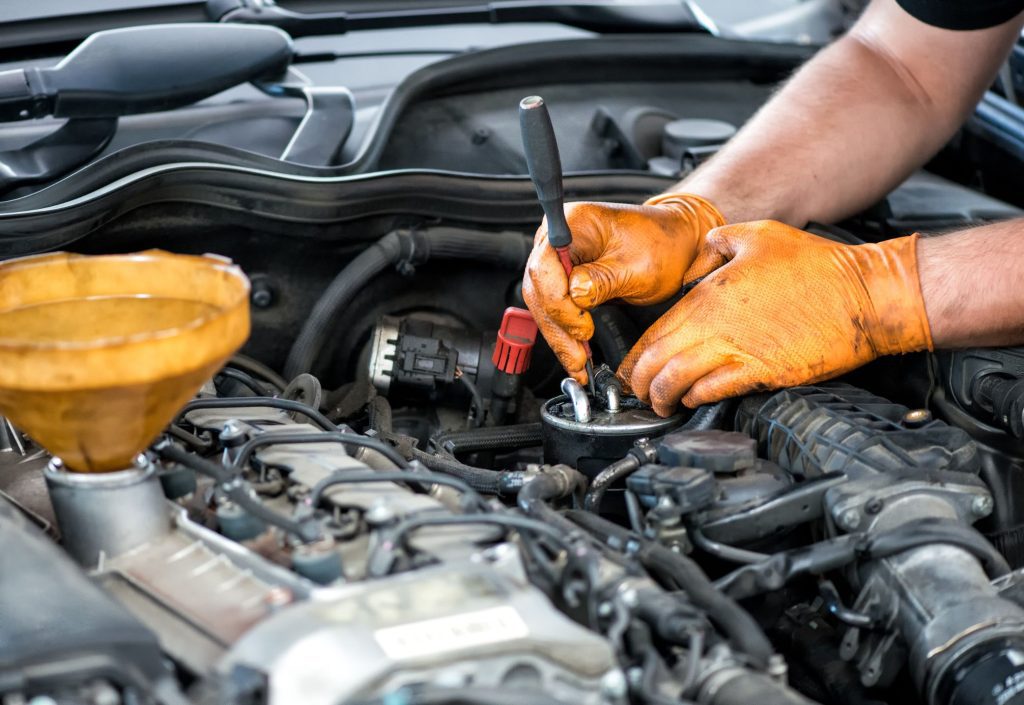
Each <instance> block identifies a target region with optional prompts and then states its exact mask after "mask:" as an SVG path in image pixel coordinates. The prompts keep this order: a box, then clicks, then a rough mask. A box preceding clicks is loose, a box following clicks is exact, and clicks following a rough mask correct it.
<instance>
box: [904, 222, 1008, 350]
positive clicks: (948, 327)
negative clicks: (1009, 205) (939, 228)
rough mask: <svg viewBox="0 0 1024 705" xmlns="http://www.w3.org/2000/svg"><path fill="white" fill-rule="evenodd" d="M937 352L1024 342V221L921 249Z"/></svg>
mask: <svg viewBox="0 0 1024 705" xmlns="http://www.w3.org/2000/svg"><path fill="white" fill-rule="evenodd" d="M917 258H918V272H919V274H920V278H921V295H922V297H923V298H924V305H925V311H926V313H927V315H928V323H929V325H930V326H931V330H932V340H933V342H934V344H935V347H936V348H955V347H964V346H974V345H981V346H986V345H1015V344H1021V343H1024V219H1021V220H1012V221H1008V222H1005V223H997V224H995V225H988V226H985V227H982V228H975V229H973V230H965V231H962V232H958V233H951V234H949V235H942V236H938V237H922V238H920V239H919V240H918V245H917Z"/></svg>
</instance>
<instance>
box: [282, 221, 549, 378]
mask: <svg viewBox="0 0 1024 705" xmlns="http://www.w3.org/2000/svg"><path fill="white" fill-rule="evenodd" d="M530 247H531V242H530V240H529V239H528V238H525V237H523V236H522V235H520V234H519V233H492V234H482V233H479V232H476V231H472V230H459V229H456V228H433V229H431V230H427V231H424V232H420V231H411V230H410V231H406V230H403V231H395V232H390V233H388V234H387V235H385V236H384V237H382V238H381V239H380V240H378V241H377V242H375V243H374V244H372V245H370V246H369V247H368V248H366V249H365V250H363V251H362V252H360V253H359V254H358V255H357V256H356V257H355V259H353V260H352V261H351V262H349V263H348V265H347V266H346V267H345V268H344V269H342V270H341V271H340V272H338V274H337V276H335V277H334V280H333V281H332V282H331V283H330V284H329V285H328V286H327V289H326V290H325V291H324V293H323V294H321V296H320V299H319V300H318V301H317V302H316V304H315V305H314V306H313V310H312V311H311V312H310V314H309V318H307V319H306V322H305V323H304V324H303V325H302V330H301V331H299V335H298V337H296V339H295V342H294V344H293V345H292V349H291V351H290V352H289V353H288V359H287V361H286V362H285V366H284V369H285V376H286V377H288V378H289V379H294V378H295V377H296V376H297V375H299V374H301V373H303V372H312V370H313V365H314V364H315V363H316V359H317V356H318V355H319V354H320V351H321V350H322V349H323V346H324V343H325V342H326V340H327V337H328V335H329V334H330V332H331V331H332V330H333V324H334V321H335V319H336V318H337V316H338V314H339V313H340V312H341V311H342V310H344V309H345V307H346V305H347V304H348V303H349V302H350V301H351V300H352V298H353V297H354V296H355V295H356V293H357V292H359V291H360V290H361V289H362V288H363V287H364V286H366V284H367V283H369V282H370V281H371V280H372V279H373V278H374V277H376V276H377V275H378V274H380V273H381V272H383V271H384V270H385V269H387V268H388V267H389V266H391V265H395V264H398V263H399V262H400V261H402V260H403V259H405V260H409V261H410V262H412V263H414V264H418V263H422V262H426V261H427V260H430V259H469V260H473V261H474V262H477V263H481V264H491V265H497V266H503V267H507V268H509V269H518V268H521V267H522V266H523V265H524V264H525V263H526V258H527V256H528V255H529V253H530Z"/></svg>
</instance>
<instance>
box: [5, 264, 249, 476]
mask: <svg viewBox="0 0 1024 705" xmlns="http://www.w3.org/2000/svg"><path fill="white" fill-rule="evenodd" d="M248 335H249V282H248V280H247V279H246V278H245V275H244V274H242V271H241V270H240V269H239V268H238V267H235V266H234V265H232V264H231V263H230V262H229V261H227V260H224V259H220V258H217V257H211V256H204V257H194V256H186V255H174V254H170V253H168V252H162V251H160V250H149V251H147V252H139V253H136V254H129V255H104V256H96V257H89V256H82V255H73V254H68V253H64V252H59V253H55V254H49V255H40V256H36V257H24V258H21V259H13V260H8V261H6V262H3V263H0V414H2V415H4V416H6V417H7V418H9V419H10V420H11V421H12V422H13V423H14V425H15V426H17V427H18V428H20V429H22V430H23V431H25V432H26V433H27V434H28V435H29V436H31V437H32V438H33V439H34V440H35V441H36V442H37V443H39V445H41V446H42V447H43V448H45V449H46V450H48V451H49V452H50V453H52V454H53V455H56V456H58V457H59V458H60V459H61V460H63V461H64V464H65V466H66V467H67V468H68V469H70V470H77V471H80V472H104V471H108V470H121V469H123V468H126V467H129V466H130V465H131V462H132V459H133V458H134V457H135V455H136V454H137V453H139V451H141V450H143V449H144V448H145V447H146V446H147V445H148V444H149V443H150V442H152V440H153V439H154V438H156V436H157V435H159V433H160V431H161V430H162V429H163V428H164V426H166V425H167V423H168V422H169V421H170V420H171V418H172V417H173V416H174V414H175V412H176V411H177V410H178V409H180V408H181V406H182V405H183V404H185V402H187V401H188V400H189V399H190V398H191V397H192V396H193V395H194V394H195V393H196V391H197V390H198V389H199V387H200V386H202V384H203V382H204V381H205V380H206V379H208V378H209V377H210V376H211V375H212V374H213V373H214V372H215V371H216V370H217V369H218V368H219V367H220V366H221V365H223V364H224V362H225V361H226V360H227V358H228V357H229V356H230V355H231V354H232V353H233V352H234V351H235V350H237V349H238V348H239V347H240V346H241V345H242V343H243V342H245V339H246V337H247V336H248Z"/></svg>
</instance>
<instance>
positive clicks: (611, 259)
mask: <svg viewBox="0 0 1024 705" xmlns="http://www.w3.org/2000/svg"><path fill="white" fill-rule="evenodd" d="M1020 24H1021V19H1020V18H1018V19H1015V20H1012V21H1010V22H1006V23H1004V24H1002V25H999V26H996V27H992V28H990V29H982V30H973V31H968V32H955V31H952V30H945V29H938V28H935V27H931V26H929V25H926V24H924V23H923V22H921V21H919V20H916V19H914V18H913V17H912V16H911V15H909V14H907V13H906V12H905V11H904V10H902V9H901V8H900V7H899V6H898V5H897V4H896V3H895V0H876V1H875V2H874V3H872V5H871V6H870V7H869V8H868V10H867V11H866V12H865V13H864V15H863V17H862V18H861V19H860V20H859V22H858V23H857V25H856V26H855V27H854V28H853V29H851V31H850V33H848V34H847V35H846V36H845V37H843V38H841V39H839V40H837V41H836V42H835V43H834V44H833V45H832V46H830V47H828V48H827V49H825V50H823V51H822V52H820V53H819V54H818V55H817V56H815V57H814V58H813V59H812V60H810V61H809V62H808V63H807V64H806V65H805V66H804V67H803V68H802V69H801V70H800V71H798V72H797V74H796V75H795V76H794V77H793V78H792V79H791V80H790V81H789V82H788V83H787V84H786V85H785V86H784V87H783V88H782V90H781V91H779V93H778V94H776V96H775V97H774V98H773V99H772V100H770V101H769V102H768V103H767V104H766V105H765V106H764V108H762V110H761V111H760V112H759V113H758V114H757V115H756V116H755V117H754V118H752V119H751V120H750V121H749V122H748V124H747V125H746V126H745V127H744V128H743V129H742V130H741V131H740V133H739V134H738V135H737V136H736V137H735V138H734V139H733V140H732V141H731V142H730V143H729V144H728V145H726V146H725V148H723V149H722V150H721V151H720V152H719V153H718V154H717V155H716V156H715V157H714V158H712V159H711V160H710V161H709V162H708V163H707V164H705V165H704V166H702V167H701V168H700V169H698V170H697V171H696V172H695V173H694V174H693V175H691V176H690V177H688V178H687V179H685V180H684V181H682V182H681V183H680V184H678V185H677V186H676V187H675V188H674V189H673V191H672V192H670V194H668V195H667V198H668V200H665V198H666V196H662V197H658V198H655V199H653V202H654V203H653V204H651V205H647V206H643V207H638V206H622V205H619V204H569V205H568V206H567V215H568V218H569V224H570V227H571V229H572V231H573V236H574V243H573V246H572V250H571V254H572V258H573V261H574V263H575V264H576V265H577V266H576V269H575V270H574V272H573V275H572V277H571V281H570V280H567V278H566V276H565V273H564V271H563V269H562V266H561V264H560V262H559V260H558V257H557V255H556V254H555V252H554V250H553V249H552V248H551V247H550V246H549V245H548V243H547V240H546V237H545V230H544V226H543V225H542V226H541V229H540V230H539V231H538V235H537V239H536V244H535V247H534V251H533V253H532V254H531V257H530V262H529V264H528V265H527V272H526V277H525V278H524V281H523V295H524V298H525V299H526V302H527V304H528V305H529V307H530V310H531V311H532V312H533V314H534V316H535V318H536V319H537V322H538V325H539V326H540V329H541V331H542V333H543V334H544V337H545V338H546V339H547V341H548V343H549V344H550V345H551V347H552V349H553V350H554V351H555V354H556V355H557V356H558V359H559V361H560V362H561V363H562V365H563V366H564V367H565V368H566V370H567V371H568V372H569V373H570V374H571V375H573V376H574V377H576V378H577V379H578V380H580V381H583V380H584V379H585V374H584V373H583V371H582V370H583V363H584V361H585V354H584V352H583V347H582V345H581V343H580V341H582V340H586V339H588V338H589V337H590V336H591V335H592V334H593V321H592V319H591V318H590V315H589V313H588V311H589V310H590V309H591V308H593V307H594V306H597V305H599V304H601V303H603V302H604V301H607V300H609V299H615V298H623V299H624V300H626V301H628V302H630V303H637V304H650V303H656V302H658V301H663V300H665V298H667V297H668V296H669V295H671V294H672V293H675V291H676V290H678V288H679V284H680V283H681V282H684V281H689V280H691V279H693V278H694V276H695V275H694V272H697V271H703V272H706V271H710V270H711V269H713V267H714V266H715V265H716V264H719V263H721V259H720V258H719V259H715V258H716V257H717V255H715V253H710V252H708V251H707V250H706V248H705V247H704V245H703V237H704V234H705V233H706V232H707V230H708V229H710V228H712V227H715V226H716V225H720V224H722V223H723V222H739V221H744V220H751V219H760V218H774V219H776V220H781V221H784V222H787V223H790V224H795V225H802V224H803V223H805V222H807V221H808V220H821V221H830V220H834V219H836V218H839V217H842V216H844V215H847V214H849V213H852V212H855V211H857V210H859V209H861V208H863V207H865V206H867V205H869V204H870V203H872V202H874V201H875V200H877V199H878V198H879V197H881V196H882V195H883V194H884V193H886V192H887V191H888V190H889V189H891V188H892V187H893V186H895V185H896V184H897V183H899V182H900V181H901V180H902V179H903V178H904V177H905V176H906V175H907V174H908V173H909V172H910V171H911V170H913V169H914V168H915V167H916V166H919V165H920V164H921V163H922V162H923V161H925V160H926V159H927V158H928V156H929V155H931V154H932V153H933V152H934V151H935V150H937V149H938V148H939V146H941V144H942V143H943V142H944V141H945V140H946V139H948V137H949V135H950V134H951V133H952V132H953V131H954V130H955V129H956V127H957V125H959V124H960V122H961V121H962V119H963V117H964V116H965V115H966V114H967V112H968V111H969V110H970V108H971V106H973V105H974V104H975V103H976V101H977V99H978V97H979V96H980V95H981V93H982V91H983V90H984V88H985V86H986V85H987V84H988V82H989V81H990V80H991V78H992V76H993V75H994V74H995V72H996V70H997V67H998V65H999V63H1000V61H1002V59H1003V58H1004V57H1005V54H1006V52H1007V51H1008V50H1009V47H1010V46H1011V44H1012V42H1013V40H1014V38H1015V36H1016V35H1017V34H1018V33H1019V29H1020ZM674 193H679V195H678V202H674V201H675V200H676V198H675V197H674V196H673V195H672V194H674ZM687 194H698V195H699V196H703V198H698V197H695V196H692V195H687ZM716 206H717V208H716ZM630 245H632V246H630ZM645 250H646V252H645ZM698 257H702V258H704V259H707V258H710V261H709V262H696V263H694V262H693V260H694V259H696V258H698ZM668 258H674V261H672V262H667V263H666V259H668ZM652 259H653V260H656V261H657V264H658V266H652ZM591 263H593V264H594V265H595V266H594V267H590V266H588V265H589V264H591ZM581 265H582V266H581ZM595 273H596V276H594V275H595Z"/></svg>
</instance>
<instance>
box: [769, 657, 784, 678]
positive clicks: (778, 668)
mask: <svg viewBox="0 0 1024 705" xmlns="http://www.w3.org/2000/svg"><path fill="white" fill-rule="evenodd" d="M788 671H789V667H788V666H787V665H786V659H784V658H783V657H782V654H772V655H771V656H769V657H768V669H767V671H766V672H767V674H768V676H769V677H770V678H774V679H775V680H777V681H784V680H785V678H786V673H787V672H788Z"/></svg>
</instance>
